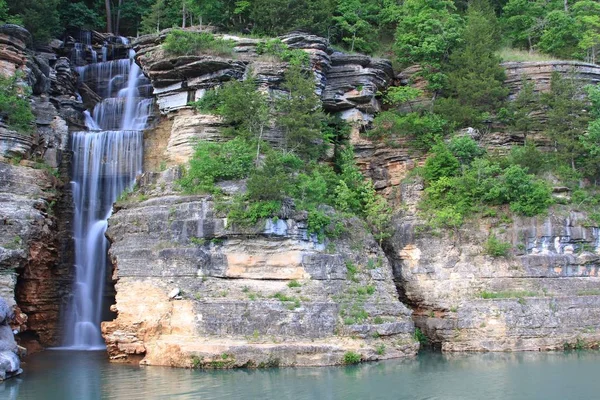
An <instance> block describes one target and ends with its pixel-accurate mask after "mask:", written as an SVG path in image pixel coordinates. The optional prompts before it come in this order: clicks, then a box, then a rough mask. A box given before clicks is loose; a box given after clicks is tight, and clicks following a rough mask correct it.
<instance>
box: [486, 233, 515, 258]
mask: <svg viewBox="0 0 600 400" xmlns="http://www.w3.org/2000/svg"><path fill="white" fill-rule="evenodd" d="M511 247H512V246H511V244H510V243H507V242H503V241H501V240H499V239H498V238H497V237H496V236H495V235H491V236H490V237H489V238H488V240H487V241H486V242H485V245H484V249H485V254H487V255H489V256H492V257H506V256H508V255H509V254H510V249H511Z"/></svg>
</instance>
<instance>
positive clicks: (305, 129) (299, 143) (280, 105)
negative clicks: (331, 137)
mask: <svg viewBox="0 0 600 400" xmlns="http://www.w3.org/2000/svg"><path fill="white" fill-rule="evenodd" d="M282 88H283V89H284V90H285V91H286V93H285V94H284V95H282V96H281V97H279V98H278V99H277V102H276V105H275V107H276V113H277V115H276V120H275V123H276V124H277V125H278V126H279V127H280V128H281V130H282V131H283V135H284V141H285V142H284V148H285V149H286V150H287V151H292V152H295V153H297V154H299V155H300V156H301V157H303V158H305V159H314V158H318V157H319V156H320V155H322V153H323V151H324V149H325V146H326V143H324V140H323V135H322V132H321V128H322V125H323V123H324V121H325V115H324V113H323V111H322V110H321V100H320V98H319V96H317V94H316V93H315V89H316V88H315V79H314V76H313V74H312V71H306V70H305V69H304V68H303V66H302V65H298V64H291V65H290V66H289V68H288V69H287V71H286V73H285V81H284V83H283V85H282Z"/></svg>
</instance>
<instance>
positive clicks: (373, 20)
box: [0, 0, 600, 64]
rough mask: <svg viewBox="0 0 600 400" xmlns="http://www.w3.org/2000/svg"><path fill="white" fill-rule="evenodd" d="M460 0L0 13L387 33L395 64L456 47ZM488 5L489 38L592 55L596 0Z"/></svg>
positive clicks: (495, 0) (16, 18)
mask: <svg viewBox="0 0 600 400" xmlns="http://www.w3.org/2000/svg"><path fill="white" fill-rule="evenodd" d="M472 2H473V1H471V3H472ZM468 5H469V0H295V1H289V0H0V19H2V20H4V21H10V22H20V23H22V24H24V25H25V27H27V28H28V29H30V30H31V31H32V32H33V33H34V36H35V37H36V39H37V40H38V41H44V40H46V39H48V38H49V37H51V36H54V35H58V34H60V33H61V32H62V31H63V30H64V29H65V28H67V27H81V28H85V29H98V30H107V31H111V32H114V33H119V34H123V35H131V36H135V35H137V34H139V33H149V32H154V31H157V30H160V29H165V28H170V27H173V26H180V27H185V26H189V25H208V24H210V25H213V26H216V27H218V28H221V29H223V30H226V31H231V32H246V33H253V34H260V35H269V36H274V35H278V34H282V33H284V32H288V31H290V30H292V29H304V30H308V31H311V32H313V33H316V34H319V35H323V36H326V37H328V38H330V39H331V40H332V42H334V43H338V44H340V45H344V46H345V47H347V48H348V49H350V50H356V51H360V52H377V51H385V50H388V49H389V47H390V45H391V44H392V41H394V43H395V49H396V51H397V55H398V57H399V61H400V62H401V63H405V62H411V61H416V62H422V61H427V62H428V63H434V64H435V63H436V62H440V61H443V60H445V59H447V58H448V56H449V55H450V53H451V52H452V50H453V49H454V48H455V47H456V46H458V45H460V40H459V37H460V31H461V26H462V25H463V24H464V22H465V21H464V18H465V14H466V12H467V10H468ZM489 7H490V10H491V11H492V12H493V13H494V14H495V16H496V17H497V18H498V37H497V38H498V39H499V42H498V43H502V44H504V45H506V46H513V47H517V48H522V49H527V50H539V51H541V52H544V53H547V54H550V55H553V56H558V57H564V58H579V59H585V60H588V61H592V62H594V61H595V60H596V57H597V54H598V51H599V50H600V3H599V2H597V1H596V0H490V1H489ZM392 38H393V39H392ZM411 50H412V51H411Z"/></svg>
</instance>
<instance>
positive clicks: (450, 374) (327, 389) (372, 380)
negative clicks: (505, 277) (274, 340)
mask: <svg viewBox="0 0 600 400" xmlns="http://www.w3.org/2000/svg"><path fill="white" fill-rule="evenodd" d="M23 368H24V370H25V372H24V373H23V375H22V376H21V377H20V378H16V379H12V380H9V381H7V382H5V383H3V384H0V399H11V400H12V399H35V400H40V399H48V400H88V399H94V400H95V399H228V400H238V399H244V400H246V399H260V400H266V399H294V400H303V399H411V400H412V399H429V400H433V399H452V400H454V399H456V400H459V399H460V400H463V399H485V400H496V399H544V400H552V399H557V400H558V399H560V400H564V399H569V400H576V399H598V398H600V378H599V377H600V352H571V353H517V354H507V353H501V354H468V355H442V354H435V353H425V354H421V355H419V357H417V358H416V359H412V360H391V361H385V362H378V363H366V364H361V365H358V366H351V367H322V368H281V369H266V370H230V371H197V370H186V369H171V368H164V367H137V366H131V365H119V364H110V363H108V361H107V360H106V354H105V353H104V352H75V351H46V352H44V353H41V354H38V355H34V356H32V357H31V358H30V359H29V360H28V362H27V363H26V364H25V365H24V367H23Z"/></svg>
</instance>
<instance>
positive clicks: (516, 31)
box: [501, 0, 545, 50]
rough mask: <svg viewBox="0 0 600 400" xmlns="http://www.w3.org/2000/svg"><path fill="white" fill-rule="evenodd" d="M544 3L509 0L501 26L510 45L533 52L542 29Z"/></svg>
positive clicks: (528, 0) (527, 0)
mask: <svg viewBox="0 0 600 400" xmlns="http://www.w3.org/2000/svg"><path fill="white" fill-rule="evenodd" d="M544 15H545V9H544V3H542V2H540V1H539V0H536V1H530V0H509V1H508V3H506V5H505V6H504V8H503V14H502V19H501V24H502V26H503V28H504V32H505V33H506V35H507V36H508V37H509V38H510V40H511V42H512V45H513V46H517V47H520V48H527V49H528V50H533V48H534V46H535V45H536V44H537V42H538V41H539V39H540V36H541V35H542V29H543V27H544Z"/></svg>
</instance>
